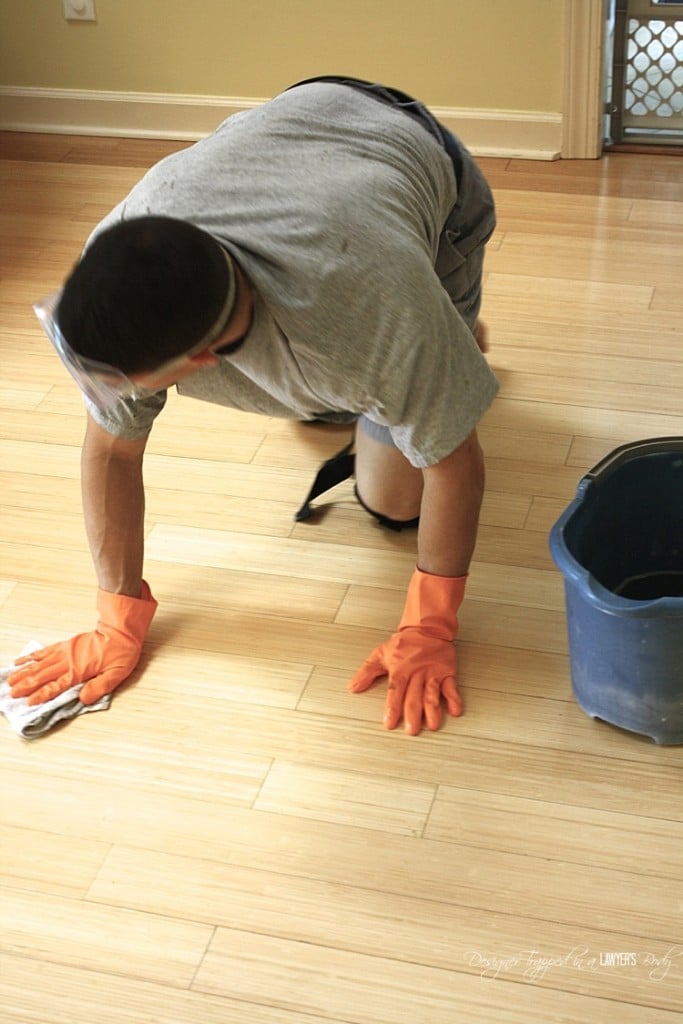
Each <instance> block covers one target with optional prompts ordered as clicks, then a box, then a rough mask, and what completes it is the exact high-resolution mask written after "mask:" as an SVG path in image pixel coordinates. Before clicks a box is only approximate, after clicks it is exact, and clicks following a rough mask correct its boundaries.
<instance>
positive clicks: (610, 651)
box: [550, 437, 683, 744]
mask: <svg viewBox="0 0 683 1024" xmlns="http://www.w3.org/2000/svg"><path fill="white" fill-rule="evenodd" d="M550 550H551V553H552V556H553V559H554V560H555V563H556V565H557V567H558V568H559V569H560V570H561V572H562V573H563V576H564V588H565V601H566V608H567V630H568V635H569V660H570V668H571V678H572V687H573V690H574V696H575V697H576V701H577V703H578V704H579V707H581V708H582V709H583V710H584V711H585V712H586V714H588V715H590V716H591V717H592V718H599V719H602V720H603V721H605V722H609V723H610V724H612V725H616V726H619V727H621V728H622V729H628V730H630V731H631V732H637V733H643V734H645V735H647V736H651V737H652V739H653V740H654V741H655V742H656V743H666V744H673V743H683V437H663V438H653V439H650V440H646V441H638V442H636V443H634V444H629V445H623V446H622V447H621V448H617V449H615V451H613V452H612V453H611V455H608V456H607V458H605V459H603V461H602V462H600V463H598V465H597V466H595V467H594V468H593V469H592V470H591V471H590V473H588V474H587V475H586V476H585V477H584V478H583V479H582V480H581V482H580V484H579V486H578V489H577V492H576V498H575V499H574V501H573V502H572V503H571V505H569V507H568V508H567V509H566V511H565V512H564V513H563V515H562V516H561V517H560V518H559V519H558V521H557V523H555V525H554V526H553V528H552V530H551V532H550Z"/></svg>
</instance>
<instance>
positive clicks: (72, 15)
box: [62, 0, 96, 21]
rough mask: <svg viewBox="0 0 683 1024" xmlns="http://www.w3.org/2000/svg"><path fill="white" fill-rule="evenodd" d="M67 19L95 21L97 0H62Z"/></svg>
mask: <svg viewBox="0 0 683 1024" xmlns="http://www.w3.org/2000/svg"><path fill="white" fill-rule="evenodd" d="M62 2H63V5H64V17H65V18H66V20H67V21H95V20H96V17H95V0H62Z"/></svg>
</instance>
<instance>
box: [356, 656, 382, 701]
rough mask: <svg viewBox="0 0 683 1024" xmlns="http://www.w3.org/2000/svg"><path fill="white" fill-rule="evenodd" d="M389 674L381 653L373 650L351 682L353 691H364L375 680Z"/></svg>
mask: <svg viewBox="0 0 683 1024" xmlns="http://www.w3.org/2000/svg"><path fill="white" fill-rule="evenodd" d="M386 674H387V670H386V667H385V665H384V660H383V659H382V656H381V654H379V653H378V652H376V651H375V652H373V653H372V654H371V655H370V657H369V658H366V659H365V661H364V662H363V664H362V665H361V667H360V668H359V669H358V671H357V672H356V674H355V676H353V678H352V679H351V681H350V683H349V687H348V688H349V690H350V692H351V693H364V692H365V690H369V689H370V687H371V686H372V684H373V683H374V682H376V681H377V680H378V679H381V678H382V676H385V675H386Z"/></svg>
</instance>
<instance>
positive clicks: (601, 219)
mask: <svg viewBox="0 0 683 1024" xmlns="http://www.w3.org/2000/svg"><path fill="white" fill-rule="evenodd" d="M181 145H182V144H179V143H163V142H155V141H143V140H123V139H89V138H82V137H75V136H74V137H69V136H32V135H22V134H7V133H6V134H0V176H1V179H2V182H1V184H0V246H1V250H2V254H1V264H0V267H1V274H0V328H1V332H2V333H1V338H0V362H1V371H2V372H1V373H0V488H1V489H0V515H1V518H2V530H1V532H0V557H1V562H0V663H3V664H4V663H6V662H9V661H11V660H12V658H13V657H14V656H15V655H16V654H17V653H18V651H19V649H20V648H21V647H23V645H24V644H25V643H26V642H27V641H28V640H31V639H36V640H39V641H41V642H46V643H47V642H50V641H53V640H58V639H61V638H63V637H65V636H67V635H70V634H71V633H74V632H79V631H82V630H84V629H89V628H91V624H92V622H93V614H94V609H93V605H94V586H95V583H94V573H93V570H92V566H91V564H90V559H89V556H88V553H87V548H86V542H85V536H84V530H83V526H82V521H81V514H80V497H79V481H78V477H79V448H80V443H81V437H82V432H83V414H82V409H81V402H80V398H79V396H78V394H77V392H76V390H75V387H74V386H72V385H71V382H70V381H69V379H68V377H67V376H66V375H65V373H64V371H63V370H62V369H61V366H60V364H59V362H58V360H57V357H56V356H55V355H54V354H53V353H52V352H51V350H50V347H49V345H48V343H47V342H46V341H45V339H44V338H43V337H42V335H41V332H40V329H39V326H38V324H37V322H36V321H35V319H34V317H33V315H32V311H31V308H30V307H31V302H32V301H35V300H37V299H40V298H42V297H43V296H44V295H46V294H48V293H49V292H50V291H52V290H54V289H55V288H56V287H57V286H58V285H59V283H60V282H61V280H62V278H63V276H64V275H65V274H66V273H67V272H68V270H69V268H70V266H71V265H72V263H73V262H74V261H75V260H76V259H77V257H78V253H79V249H80V246H81V245H82V244H83V241H84V239H85V237H86V236H87V234H88V232H89V230H90V228H91V227H92V226H93V225H94V224H95V223H96V222H97V220H98V219H99V218H100V217H101V216H103V215H104V214H105V213H106V212H107V210H108V209H109V208H110V207H111V206H112V205H113V204H114V203H115V202H117V201H118V200H119V199H120V198H122V196H123V195H124V194H125V193H126V192H127V190H128V189H129V188H130V187H131V185H132V184H133V183H134V182H135V181H136V180H137V179H138V178H139V177H140V176H141V174H142V173H143V172H144V170H145V169H146V168H147V167H149V166H150V165H151V164H152V163H153V162H155V161H156V160H157V159H159V158H160V157H161V156H163V155H165V154H166V153H167V152H171V151H172V150H175V149H178V148H180V147H181ZM480 162H481V165H482V168H483V169H484V171H485V173H486V174H487V176H488V177H489V180H490V181H491V184H492V186H493V189H494V193H495V196H496V201H497V206H498V215H499V227H498V230H497V232H496V235H495V236H494V239H493V240H492V242H491V245H490V249H489V254H488V257H487V264H486V283H485V301H484V311H483V315H484V318H485V319H486V320H487V322H488V324H489V329H490V335H491V346H492V347H491V352H490V360H491V363H492V366H493V367H494V369H495V370H496V372H497V374H498V376H499V378H500V381H501V385H502V387H501V393H500V396H499V397H498V399H497V400H496V402H495V403H494V405H493V407H492V409H491V410H490V412H489V413H488V414H487V415H486V417H485V419H484V421H483V422H482V424H481V428H480V434H481V438H482V442H483V444H484V448H485V451H486V456H487V469H488V491H487V495H486V499H485V503H484V508H483V512H482V521H481V529H480V536H479V542H478V546H477V551H476V554H475V562H474V564H473V567H472V575H471V580H470V585H469V587H468V597H467V600H466V602H465V605H464V607H463V610H462V618H461V637H460V640H459V644H458V647H459V662H460V676H461V687H462V691H463V695H464V700H465V704H466V712H465V714H464V716H463V717H462V718H461V719H459V720H452V719H451V720H448V721H447V722H446V723H445V724H444V726H443V727H442V729H441V730H440V731H439V732H437V733H433V734H427V733H423V734H422V735H421V736H419V737H417V738H410V737H407V736H406V735H405V734H404V733H403V732H402V731H400V730H398V731H396V732H394V733H388V732H386V731H384V730H383V729H382V728H381V725H380V719H381V710H382V704H383V692H382V688H381V687H380V688H376V689H374V690H372V691H370V692H369V693H367V694H365V695H362V696H351V695H349V694H348V693H347V691H346V682H347V680H348V678H349V676H350V675H351V674H352V672H353V671H354V670H355V668H356V667H357V665H358V663H359V662H360V660H361V659H362V658H363V657H364V656H365V655H366V654H367V653H368V652H369V651H370V649H371V648H372V647H373V646H374V645H375V644H376V643H377V642H379V641H380V640H382V639H384V638H385V636H386V634H387V633H388V632H389V631H391V630H392V629H393V627H394V625H395V623H396V621H397V618H398V616H399V615H400V611H401V607H402V602H403V593H404V587H405V584H406V581H407V579H408V577H409V574H410V572H411V569H412V566H413V563H414V543H415V540H414V536H411V535H410V534H400V535H398V534H396V535H395V534H391V533H387V532H384V531H382V530H381V529H380V528H378V527H376V526H375V525H374V524H373V523H372V522H371V521H370V520H369V519H368V517H367V516H366V515H365V514H364V513H363V512H362V511H361V510H360V509H359V508H358V507H357V505H356V504H355V502H354V499H353V495H352V492H351V488H350V486H347V485H342V486H341V487H340V488H339V489H338V491H337V493H336V501H335V502H334V504H332V505H330V506H329V507H328V508H327V509H326V510H325V512H324V514H322V515H321V516H320V519H319V521H318V522H317V523H316V524H315V525H312V524H295V523H294V522H293V518H292V517H293V513H294V511H295V510H296V508H297V507H298V505H299V504H300V502H301V500H302V499H303V496H304V494H305V492H306V491H307V489H308V486H309V484H310V481H311V479H312V475H313V473H314V472H315V470H316V468H317V466H318V464H319V462H320V461H321V460H322V459H323V458H325V457H327V456H329V455H330V454H332V453H333V452H334V451H335V450H336V449H337V448H338V447H341V445H342V444H343V443H344V441H345V439H346V436H347V433H348V431H346V430H342V429H339V428H324V427H315V426H314V427H310V426H301V425H297V424H290V423H282V422H279V421H276V420H271V419H267V418H259V417H256V416H250V415H246V414H242V413H237V412H231V411H229V410H225V409H216V408H212V407H210V406H207V405H202V404H200V403H194V404H193V403H192V402H190V401H188V400H184V401H181V400H180V399H178V398H177V397H175V398H174V397H171V398H170V399H169V403H168V407H167V409H166V410H165V412H164V414H163V416H162V417H161V418H160V420H159V421H158V424H157V426H156V427H155V429H154V432H153V435H152V439H151V442H150V446H149V454H148V457H147V459H146V483H147V499H148V502H147V526H146V532H147V561H146V575H147V577H148V579H149V580H150V582H151V585H152V588H153V590H154V592H155V595H156V596H157V597H158V599H159V611H158V613H157V617H156V619H155V621H154V623H153V626H152V628H151V631H150V634H149V640H148V643H147V644H146V647H145V653H144V656H143V660H142V663H141V666H140V667H139V669H138V670H136V672H135V673H134V675H133V677H132V679H131V682H130V684H129V685H126V686H125V687H122V688H121V690H120V691H119V692H118V693H117V695H116V698H115V700H114V702H113V705H112V708H111V710H110V711H109V712H107V713H106V714H96V715H90V716H87V717H85V718H82V719H79V720H78V721H75V722H72V723H71V724H69V725H68V726H67V727H65V728H62V729H60V730H56V731H54V732H53V733H51V734H50V735H49V736H48V737H46V738H45V739H43V740H39V741H35V742H33V743H22V742H21V741H19V740H18V739H17V737H16V736H15V735H14V733H12V731H11V730H10V729H9V727H8V726H7V725H6V723H5V725H4V727H3V726H2V723H0V763H1V766H2V789H1V797H0V890H1V893H2V896H1V899H0V915H1V918H2V922H1V925H0V1022H1V1024H123V1022H125V1024H151V1022H160V1024H161V1022H163V1024H200V1022H201V1024H228V1022H229V1024H323V1022H324V1024H460V1022H467V1024H491V1022H493V1021H496V1022H499V1024H554V1022H557V1024H559V1022H563V1024H586V1022H600V1024H605V1022H607V1024H609V1022H612V1021H614V1022H619V1024H674V1022H679V1021H680V1020H681V1019H682V1017H681V1014H682V1013H683V814H682V808H683V800H682V796H683V784H682V778H683V775H682V771H681V769H682V766H683V749H682V748H680V747H657V746H656V745H655V744H653V743H652V742H651V741H649V740H647V739H644V738H641V737H637V736H634V735H630V734H627V733H624V732H622V731H620V730H618V729H615V728H613V727H610V726H607V725H605V724H603V723H599V722H594V721H592V720H590V719H589V718H587V717H586V716H585V715H584V714H583V713H582V712H581V711H580V710H579V708H578V707H577V706H576V704H575V702H574V700H573V697H572V693H571V686H570V677H569V667H568V655H567V640H566V632H565V630H566V622H565V610H564V598H563V591H562V580H561V576H560V574H559V573H558V571H557V570H556V568H555V567H554V565H553V563H552V561H551V558H550V555H549V552H548V531H549V529H550V527H551V525H552V524H553V522H554V521H555V519H556V518H557V516H558V515H559V514H560V512H561V511H562V510H563V508H564V507H566V505H567V503H568V502H569V501H570V500H571V498H572V497H573V495H574V493H575V490H576V486H577V484H578V482H579V480H580V479H581V477H582V476H583V475H584V473H585V472H586V471H587V470H588V469H589V468H590V467H591V466H592V465H593V464H594V463H596V462H597V461H598V460H599V459H600V458H601V457H603V456H604V455H605V454H607V453H608V452H609V451H611V450H612V449H613V448H615V447H616V446H617V445H619V444H622V443H625V442H628V441H633V440H635V439H638V438H642V437H651V436H660V435H664V434H679V435H680V434H683V409H682V407H681V394H682V393H683V354H682V353H683V348H682V346H681V340H682V330H681V324H680V321H681V312H683V298H682V296H683V290H682V288H681V281H682V279H683V259H682V257H681V251H682V249H681V246H682V242H683V174H682V173H681V170H682V168H683V164H682V163H681V160H680V158H679V157H673V156H659V155H654V154H650V153H647V154H643V153H616V152H614V153H610V154H608V155H606V156H605V157H604V158H603V159H601V160H599V161H565V162H558V163H533V162H529V161H521V160H493V159H482V160H481V161H480Z"/></svg>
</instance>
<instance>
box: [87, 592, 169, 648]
mask: <svg viewBox="0 0 683 1024" xmlns="http://www.w3.org/2000/svg"><path fill="white" fill-rule="evenodd" d="M156 610H157V602H156V601H155V599H154V597H153V596H152V592H151V590H150V589H149V585H148V584H147V582H146V581H145V580H143V581H142V587H141V590H140V597H128V596H127V595H126V594H112V593H110V591H108V590H101V589H98V591H97V611H98V613H99V616H100V621H101V622H102V623H105V624H106V625H108V626H111V627H113V628H114V629H116V630H118V631H119V632H120V633H124V634H125V635H126V636H128V637H130V638H131V639H133V640H136V641H137V643H138V644H139V645H140V646H142V642H143V640H144V639H145V636H146V635H147V630H148V629H149V627H150V623H151V622H152V619H153V618H154V613H155V611H156Z"/></svg>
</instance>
